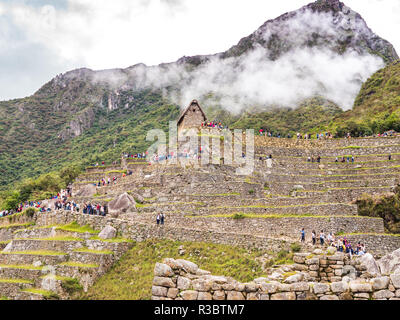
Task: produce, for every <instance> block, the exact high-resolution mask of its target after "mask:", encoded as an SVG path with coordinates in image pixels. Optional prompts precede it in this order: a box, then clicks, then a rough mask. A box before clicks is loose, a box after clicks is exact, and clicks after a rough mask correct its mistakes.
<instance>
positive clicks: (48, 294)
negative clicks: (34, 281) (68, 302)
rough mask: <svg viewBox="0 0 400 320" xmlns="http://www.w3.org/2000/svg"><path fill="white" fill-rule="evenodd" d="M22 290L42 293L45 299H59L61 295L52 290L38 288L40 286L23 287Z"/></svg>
mask: <svg viewBox="0 0 400 320" xmlns="http://www.w3.org/2000/svg"><path fill="white" fill-rule="evenodd" d="M21 291H22V292H28V293H34V294H40V295H42V296H43V297H44V298H45V299H57V300H58V299H59V298H60V297H59V296H58V295H57V294H56V293H55V292H52V291H47V290H43V289H38V288H29V289H23V290H21Z"/></svg>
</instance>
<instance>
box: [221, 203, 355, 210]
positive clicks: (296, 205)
mask: <svg viewBox="0 0 400 320" xmlns="http://www.w3.org/2000/svg"><path fill="white" fill-rule="evenodd" d="M331 205H349V206H350V204H344V203H307V204H293V205H288V206H264V205H247V206H232V207H230V206H221V207H216V208H215V209H240V208H263V209H283V208H299V207H301V208H306V207H317V206H331Z"/></svg>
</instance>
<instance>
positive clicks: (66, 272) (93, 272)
mask: <svg viewBox="0 0 400 320" xmlns="http://www.w3.org/2000/svg"><path fill="white" fill-rule="evenodd" d="M109 267H111V265H107V267H106V266H105V265H102V266H100V265H98V264H88V263H86V264H84V263H81V262H77V261H68V262H65V263H62V264H59V265H57V266H55V270H56V274H57V275H58V276H61V277H69V278H76V279H78V280H79V282H80V284H81V285H82V286H83V289H84V291H85V292H86V291H87V290H88V288H89V287H90V286H92V285H93V284H94V283H95V281H96V280H97V279H98V278H99V277H100V276H101V275H102V274H104V273H105V271H106V270H108V269H109Z"/></svg>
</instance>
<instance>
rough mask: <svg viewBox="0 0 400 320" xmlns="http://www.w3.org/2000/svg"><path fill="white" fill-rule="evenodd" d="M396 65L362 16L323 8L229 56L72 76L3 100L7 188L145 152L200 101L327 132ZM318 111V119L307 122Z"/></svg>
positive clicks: (332, 1) (276, 26) (338, 5)
mask: <svg viewBox="0 0 400 320" xmlns="http://www.w3.org/2000/svg"><path fill="white" fill-rule="evenodd" d="M397 59H398V55H397V53H396V52H395V50H394V48H393V46H392V45H391V44H390V43H389V42H387V41H386V40H384V39H382V38H380V37H379V36H377V35H376V34H374V33H373V31H372V30H370V29H369V28H368V26H367V24H366V22H365V21H364V20H363V18H362V17H361V16H360V15H359V14H358V13H356V12H354V11H353V10H351V9H350V8H349V7H347V6H346V5H345V4H344V3H342V2H340V1H338V0H318V1H315V2H313V3H311V4H309V5H307V6H304V7H302V8H300V9H299V10H296V11H293V12H289V13H285V14H283V15H282V16H280V17H278V18H276V19H274V20H269V21H267V22H265V23H264V24H263V25H262V26H261V27H260V28H259V29H257V30H256V31H255V32H254V33H252V34H251V35H249V36H247V37H245V38H243V39H242V40H240V41H239V43H238V44H237V45H235V46H233V47H231V48H230V49H228V50H227V51H225V52H221V53H217V54H214V55H203V56H193V57H182V58H181V59H179V60H178V61H176V62H172V63H165V64H161V65H158V66H146V65H144V64H136V65H133V66H131V67H129V68H126V69H110V70H100V71H93V70H90V69H87V68H83V69H77V70H73V71H69V72H66V73H64V74H61V75H58V76H57V77H55V78H54V79H52V80H51V81H49V82H48V83H46V84H45V85H44V86H43V87H42V88H40V89H39V90H38V91H37V92H36V93H35V94H34V95H32V96H30V97H27V98H23V99H15V100H10V101H3V102H0V133H1V134H0V152H1V153H0V165H1V166H0V173H1V178H0V183H1V185H2V187H3V188H5V187H6V186H7V185H8V184H9V183H10V182H13V181H17V180H19V179H21V178H22V177H25V176H37V175H38V174H40V173H43V172H47V171H48V170H49V169H55V168H59V167H61V166H62V165H63V164H65V163H67V162H69V163H71V162H83V163H86V164H87V163H90V162H93V161H101V160H102V159H105V158H107V159H117V158H118V157H119V155H120V153H121V152H122V151H123V150H127V149H130V150H132V149H135V148H136V149H137V151H143V148H144V147H145V142H144V141H145V140H144V137H145V133H146V132H147V130H149V129H153V128H155V127H157V128H167V125H168V121H169V120H173V119H176V117H177V116H178V114H179V112H180V109H181V108H184V107H185V106H186V105H187V104H188V103H189V102H190V101H191V100H192V99H194V98H196V99H198V100H199V101H200V104H201V105H202V106H203V107H205V109H206V110H207V113H208V114H209V115H210V116H212V117H219V119H220V120H222V121H224V122H225V123H228V124H229V125H231V126H232V127H239V126H241V125H246V126H247V125H248V126H253V127H254V128H256V127H260V126H261V125H264V124H268V126H270V128H272V129H273V130H274V131H275V130H280V132H281V133H288V132H293V131H297V130H310V129H312V128H313V127H316V126H323V125H325V124H327V123H329V122H330V121H331V120H332V118H333V117H334V116H336V115H338V114H340V113H341V112H343V111H342V110H348V109H350V108H351V107H352V105H353V103H354V100H355V98H356V97H357V95H358V93H359V91H360V88H361V86H362V84H363V83H364V82H365V81H366V80H367V79H368V78H369V77H370V76H371V75H372V74H374V73H375V72H376V71H377V70H379V69H381V68H383V67H385V65H388V64H390V63H391V62H393V61H395V60H397ZM316 97H317V98H316ZM297 107H299V108H298V109H296V108H297ZM277 109H278V110H279V112H278V113H277V112H275V110H277ZM292 109H296V110H297V111H296V112H293V110H292ZM313 110H314V111H315V110H316V111H315V112H318V115H319V116H318V117H316V118H315V119H313V120H316V121H309V120H310V118H312V117H313ZM303 111H304V112H303ZM278 114H279V117H277V115H278ZM255 119H256V120H257V121H255ZM139 149H140V150H139Z"/></svg>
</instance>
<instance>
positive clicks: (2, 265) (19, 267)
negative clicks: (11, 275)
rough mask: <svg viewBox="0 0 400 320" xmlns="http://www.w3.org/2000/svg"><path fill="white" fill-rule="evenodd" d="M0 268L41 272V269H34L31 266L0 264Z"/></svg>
mask: <svg viewBox="0 0 400 320" xmlns="http://www.w3.org/2000/svg"><path fill="white" fill-rule="evenodd" d="M0 268H9V269H23V270H42V269H43V267H35V266H33V265H31V264H0Z"/></svg>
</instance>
